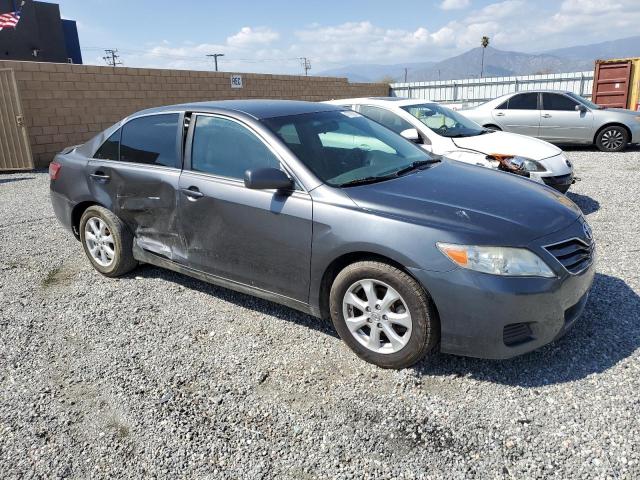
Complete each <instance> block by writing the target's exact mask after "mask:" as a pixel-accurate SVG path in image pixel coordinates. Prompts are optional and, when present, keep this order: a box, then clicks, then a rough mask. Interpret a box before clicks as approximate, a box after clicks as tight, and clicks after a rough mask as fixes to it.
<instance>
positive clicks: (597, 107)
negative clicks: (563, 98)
mask: <svg viewBox="0 0 640 480" xmlns="http://www.w3.org/2000/svg"><path fill="white" fill-rule="evenodd" d="M567 95H569V96H570V97H571V98H573V99H574V100H576V101H578V102H580V103H582V104H583V105H585V106H587V107H589V108H591V109H592V110H602V109H603V108H604V107H601V106H600V105H597V104H595V103H593V102H592V101H591V100H587V99H586V98H584V97H581V96H580V95H578V94H577V93H573V92H567Z"/></svg>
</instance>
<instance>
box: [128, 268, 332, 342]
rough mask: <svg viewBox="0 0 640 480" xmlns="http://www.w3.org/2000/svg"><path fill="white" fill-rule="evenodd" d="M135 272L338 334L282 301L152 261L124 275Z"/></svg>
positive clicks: (330, 325)
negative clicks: (159, 266) (153, 264)
mask: <svg viewBox="0 0 640 480" xmlns="http://www.w3.org/2000/svg"><path fill="white" fill-rule="evenodd" d="M136 276H140V277H145V278H160V279H162V280H166V281H168V282H172V283H175V284H178V285H182V286H183V287H185V288H188V289H189V290H195V291H197V292H203V293H206V294H207V295H211V296H214V297H216V298H219V299H221V300H224V301H226V302H229V303H233V304H234V305H237V306H238V307H241V308H248V309H251V310H254V311H256V312H259V313H262V314H264V315H271V316H273V317H276V318H279V319H281V320H286V321H288V322H295V323H297V324H299V325H302V326H305V327H308V328H312V329H314V330H317V331H319V332H321V333H324V334H326V335H330V336H332V337H335V338H339V337H338V334H337V333H336V331H335V329H334V328H333V325H332V324H331V323H330V322H326V321H323V320H320V319H318V318H315V317H312V316H310V315H307V314H305V313H303V312H300V311H298V310H295V309H293V308H289V307H286V306H284V305H280V304H277V303H274V302H270V301H268V300H263V299H261V298H257V297H253V296H251V295H246V294H244V293H240V292H235V291H233V290H229V289H227V288H223V287H218V286H216V285H212V284H210V283H206V282H203V281H201V280H198V279H196V278H192V277H189V276H187V275H182V274H180V273H175V272H172V271H171V270H166V269H164V268H158V267H154V266H152V265H141V266H140V267H138V268H136V269H135V270H134V271H133V272H131V273H130V274H128V275H126V276H125V277H123V278H135V277H136Z"/></svg>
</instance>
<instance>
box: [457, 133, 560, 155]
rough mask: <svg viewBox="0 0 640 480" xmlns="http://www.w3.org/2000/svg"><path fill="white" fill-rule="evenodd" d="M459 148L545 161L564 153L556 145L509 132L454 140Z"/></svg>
mask: <svg viewBox="0 0 640 480" xmlns="http://www.w3.org/2000/svg"><path fill="white" fill-rule="evenodd" d="M452 140H453V143H455V144H456V146H457V147H459V148H467V149H469V150H475V151H477V152H480V153H484V154H487V155H488V154H491V153H500V154H503V155H521V156H523V157H527V158H531V159H533V160H544V159H545V158H549V157H553V156H555V155H558V154H560V153H562V150H560V149H559V148H558V147H556V146H555V145H551V144H550V143H548V142H545V141H544V140H539V139H537V138H532V137H527V136H526V135H519V134H517V133H509V132H493V133H485V134H484V135H476V136H474V137H462V138H452Z"/></svg>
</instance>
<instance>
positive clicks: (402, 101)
mask: <svg viewBox="0 0 640 480" xmlns="http://www.w3.org/2000/svg"><path fill="white" fill-rule="evenodd" d="M326 103H329V104H332V105H351V104H362V103H371V104H373V105H376V104H377V105H384V104H387V103H388V104H392V105H395V106H398V107H406V106H408V105H429V104H434V105H436V104H437V103H436V102H433V101H431V100H426V99H424V98H405V97H359V98H344V99H340V100H331V101H329V102H326Z"/></svg>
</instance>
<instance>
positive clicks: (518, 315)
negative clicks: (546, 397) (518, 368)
mask: <svg viewBox="0 0 640 480" xmlns="http://www.w3.org/2000/svg"><path fill="white" fill-rule="evenodd" d="M576 223H578V222H576ZM581 225H582V224H581V223H580V228H581ZM567 230H572V231H567ZM573 230H576V226H575V225H574V226H572V228H571V229H565V230H564V231H563V232H561V233H560V234H555V235H552V236H550V237H552V238H546V237H545V238H544V239H542V240H539V241H537V242H536V243H537V245H550V244H552V243H554V242H555V241H561V240H566V239H567V238H571V237H572V236H574V233H575V232H574V231H573ZM568 235H569V236H568ZM531 249H532V250H534V251H536V253H538V254H539V255H540V256H541V257H542V258H544V259H545V261H546V262H547V263H548V264H549V265H550V266H551V267H552V268H553V269H554V271H555V272H556V273H557V274H558V276H557V277H556V278H542V277H521V278H518V277H506V276H497V275H488V274H483V273H479V272H474V271H470V270H465V269H460V268H459V269H456V270H452V271H449V272H432V271H426V270H420V269H413V270H412V273H413V274H414V275H415V276H416V277H417V278H418V280H419V281H420V282H422V284H423V285H424V287H425V288H426V289H427V291H428V292H429V293H430V294H431V297H432V298H433V301H434V303H435V305H436V308H437V309H438V314H439V316H440V330H441V351H442V352H445V353H453V354H457V355H464V356H471V357H479V358H490V359H505V358H510V357H514V356H517V355H521V354H523V353H527V352H530V351H532V350H535V349H537V348H539V347H541V346H543V345H546V344H548V343H550V342H552V341H553V340H555V339H556V338H558V337H560V336H562V335H563V334H564V333H565V332H566V331H567V330H568V329H569V328H570V327H571V326H572V325H573V324H574V323H575V321H576V319H577V318H578V317H579V316H580V315H581V313H582V311H583V309H584V306H585V305H586V303H587V299H588V292H589V289H590V288H591V284H592V283H593V279H594V276H595V261H592V262H591V264H590V265H589V267H588V268H586V269H585V270H583V271H582V272H580V273H579V274H570V273H569V272H568V271H566V270H564V267H562V265H560V264H559V262H557V261H555V258H554V257H551V256H550V255H549V254H548V253H547V255H546V256H545V255H544V254H543V253H542V247H539V250H540V251H538V249H536V248H531ZM594 260H595V259H594ZM554 261H555V263H553V262H554Z"/></svg>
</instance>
